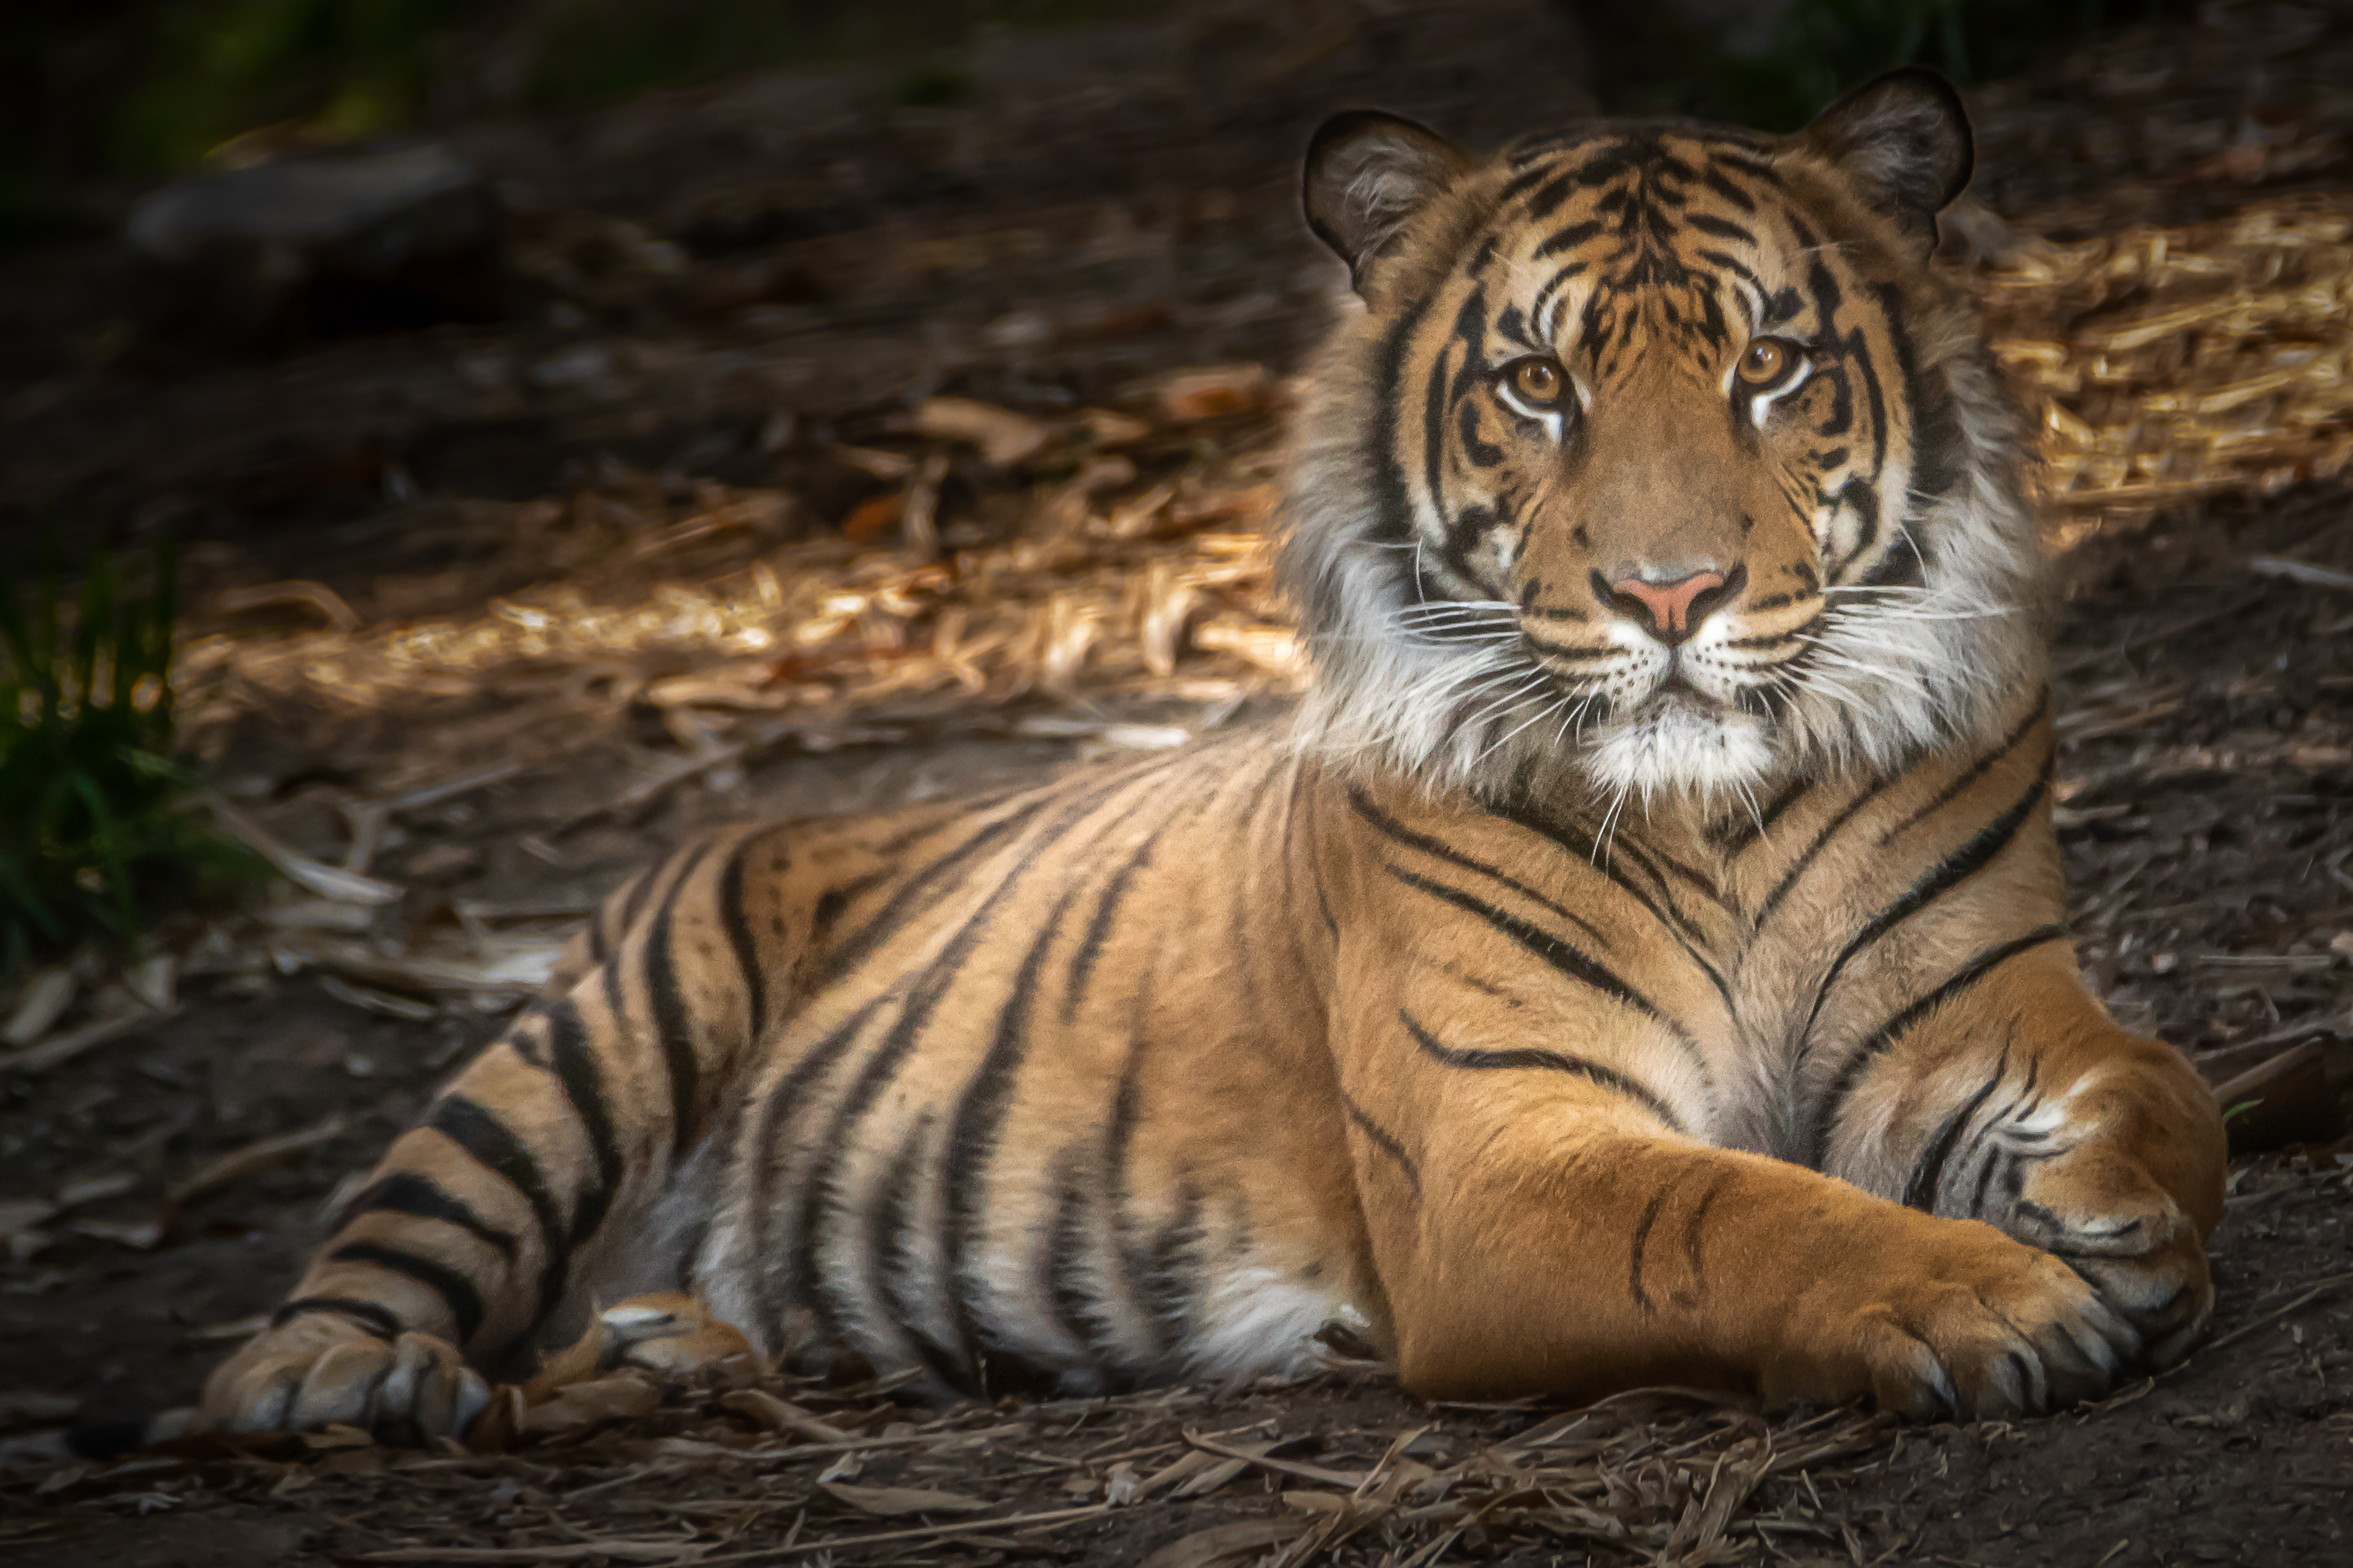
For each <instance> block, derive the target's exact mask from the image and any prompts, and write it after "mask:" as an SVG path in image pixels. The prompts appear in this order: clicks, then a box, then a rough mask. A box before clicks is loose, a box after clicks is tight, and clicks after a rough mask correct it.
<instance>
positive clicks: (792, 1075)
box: [753, 991, 893, 1322]
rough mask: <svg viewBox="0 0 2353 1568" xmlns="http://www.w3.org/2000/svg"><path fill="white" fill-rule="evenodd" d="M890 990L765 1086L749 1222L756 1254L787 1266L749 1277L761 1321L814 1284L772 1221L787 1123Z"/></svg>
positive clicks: (778, 1208)
mask: <svg viewBox="0 0 2353 1568" xmlns="http://www.w3.org/2000/svg"><path fill="white" fill-rule="evenodd" d="M892 999H893V993H891V992H887V991H886V992H883V993H881V994H877V995H874V996H870V997H868V998H867V999H866V1001H865V1002H864V1003H863V1004H861V1005H860V1006H859V1008H858V1009H857V1011H855V1012H853V1013H851V1014H850V1015H849V1017H847V1018H845V1019H843V1020H842V1021H841V1022H840V1023H839V1024H838V1025H836V1026H834V1029H833V1032H832V1033H830V1034H828V1035H827V1036H826V1037H824V1038H823V1039H821V1040H819V1041H818V1042H817V1044H815V1045H813V1046H811V1047H809V1048H808V1049H807V1051H806V1052H804V1053H803V1054H802V1056H801V1059H800V1060H798V1061H797V1062H795V1063H794V1064H793V1066H792V1070H791V1071H789V1072H787V1073H786V1074H785V1076H784V1078H783V1079H782V1080H781V1081H780V1082H778V1083H777V1085H776V1088H775V1089H771V1090H770V1091H769V1093H768V1098H767V1100H766V1102H765V1104H764V1105H762V1106H761V1108H760V1137H759V1142H758V1143H757V1144H756V1145H754V1146H755V1147H756V1148H757V1149H758V1150H759V1152H760V1160H761V1163H760V1167H759V1171H758V1173H757V1174H756V1175H755V1176H754V1191H755V1192H756V1193H757V1194H758V1201H757V1204H756V1205H755V1207H754V1211H753V1212H754V1221H753V1223H754V1225H755V1226H757V1227H758V1231H759V1236H760V1247H759V1256H761V1257H762V1258H786V1259H787V1261H788V1264H789V1265H790V1267H788V1268H763V1269H760V1270H759V1271H758V1272H757V1273H756V1275H755V1276H754V1289H755V1290H756V1291H757V1293H758V1296H759V1300H760V1306H761V1313H762V1316H763V1318H764V1319H765V1321H769V1322H781V1321H784V1318H785V1315H786V1310H787V1308H788V1307H789V1306H790V1305H791V1304H792V1303H795V1302H797V1301H798V1300H801V1299H802V1298H803V1297H805V1296H806V1295H807V1293H808V1291H809V1289H810V1288H811V1286H812V1284H813V1280H812V1278H811V1276H809V1275H807V1274H804V1273H802V1272H801V1271H800V1268H799V1264H800V1261H801V1259H800V1255H799V1254H798V1253H797V1252H793V1251H788V1250H787V1249H786V1247H784V1246H783V1245H782V1244H781V1243H780V1242H779V1240H778V1239H777V1237H776V1220H777V1218H778V1217H779V1216H780V1215H782V1214H783V1213H784V1205H783V1204H782V1203H781V1202H780V1201H779V1199H778V1197H777V1194H776V1187H777V1184H778V1183H779V1181H780V1180H781V1178H782V1177H783V1175H784V1173H785V1170H786V1165H787V1163H788V1158H789V1152H790V1149H791V1145H790V1144H789V1143H788V1142H787V1140H786V1136H785V1131H786V1123H787V1122H788V1121H791V1120H793V1119H794V1118H796V1117H797V1116H798V1115H799V1113H800V1112H801V1111H802V1110H805V1109H807V1101H808V1100H809V1099H810V1093H809V1091H810V1090H811V1089H814V1088H815V1087H816V1085H817V1083H818V1080H819V1079H822V1078H824V1077H825V1076H826V1075H827V1074H828V1073H830V1072H831V1071H832V1070H833V1069H834V1068H835V1067H837V1066H839V1064H840V1062H841V1060H842V1058H844V1057H846V1056H848V1055H849V1049H850V1047H852V1046H854V1045H856V1044H857V1043H858V1039H859V1037H860V1035H862V1034H864V1033H865V1031H866V1026H867V1024H868V1023H869V1022H870V1021H871V1019H872V1018H873V1016H874V1015H875V1013H876V1012H878V1011H879V1010H880V1009H881V1006H882V1005H883V1004H884V1003H885V1002H888V1001H891V1000H892Z"/></svg>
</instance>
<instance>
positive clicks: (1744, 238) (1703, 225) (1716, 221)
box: [1685, 213, 1757, 245]
mask: <svg viewBox="0 0 2353 1568" xmlns="http://www.w3.org/2000/svg"><path fill="white" fill-rule="evenodd" d="M1685 221H1687V222H1688V223H1690V225H1691V226H1692V227H1694V228H1695V229H1697V230H1699V231H1700V233H1702V234H1712V235H1714V236H1715V237H1716V238H1718V239H1731V240H1737V241H1738V242H1739V243H1741V244H1742V245H1754V244H1756V243H1757V236H1756V235H1755V234H1753V233H1751V232H1750V231H1749V230H1748V229H1747V228H1746V227H1744V226H1741V225H1739V224H1736V223H1735V222H1733V221H1732V220H1731V219H1730V218H1724V217H1710V216H1708V215H1707V214H1705V213H1694V214H1692V215H1691V216H1690V217H1689V218H1688V219H1687V220H1685Z"/></svg>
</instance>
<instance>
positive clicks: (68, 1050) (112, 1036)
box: [0, 1006, 180, 1073]
mask: <svg viewBox="0 0 2353 1568" xmlns="http://www.w3.org/2000/svg"><path fill="white" fill-rule="evenodd" d="M179 1012H180V1010H179V1008H178V1007H176V1006H173V1007H166V1008H164V1009H163V1010H162V1011H161V1012H150V1011H142V1012H137V1013H127V1014H124V1015H122V1016H120V1017H114V1018H101V1019H100V1020H98V1021H97V1022H95V1023H90V1024H85V1025H83V1026H81V1027H80V1028H79V1029H68V1030H67V1031H66V1032H65V1033H64V1034H62V1035H51V1036H50V1037H48V1038H47V1039H46V1040H43V1041H42V1042H41V1043H40V1044H39V1045H37V1046H28V1047H26V1048H25V1049H23V1050H21V1051H10V1052H6V1053H5V1054H0V1072H21V1073H40V1072H47V1071H49V1070H50V1069H51V1068H58V1067H62V1066H64V1065H65V1064H66V1063H67V1062H69V1061H71V1060H73V1059H74V1058H76V1057H78V1056H80V1055H81V1054H82V1053H83V1052H84V1051H87V1050H90V1049H91V1048H93V1047H98V1046H103V1045H107V1044H109V1043H111V1042H112V1041H115V1040H120V1039H122V1038H123V1037H126V1036H130V1035H135V1034H137V1033H139V1032H140V1031H141V1030H142V1029H145V1028H149V1027H151V1026H153V1025H156V1024H160V1023H162V1022H163V1021H164V1019H166V1018H174V1017H177V1016H179Z"/></svg>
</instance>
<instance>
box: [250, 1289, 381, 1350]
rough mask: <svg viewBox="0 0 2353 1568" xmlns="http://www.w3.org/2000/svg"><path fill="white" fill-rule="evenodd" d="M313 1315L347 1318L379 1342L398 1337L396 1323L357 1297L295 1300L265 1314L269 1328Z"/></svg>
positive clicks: (310, 1297) (317, 1297) (281, 1326)
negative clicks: (317, 1313)
mask: <svg viewBox="0 0 2353 1568" xmlns="http://www.w3.org/2000/svg"><path fill="white" fill-rule="evenodd" d="M313 1312H330V1313H332V1314H333V1315H334V1316H336V1317H339V1318H349V1319H350V1320H351V1321H353V1322H354V1323H357V1324H358V1325H359V1326H360V1327H361V1328H364V1329H365V1330H366V1331H368V1332H369V1333H370V1334H372V1335H374V1336H375V1338H377V1339H380V1340H396V1339H398V1338H399V1337H400V1333H401V1329H400V1320H399V1319H398V1318H396V1317H394V1316H393V1315H392V1314H391V1313H390V1312H388V1311H386V1310H385V1309H384V1308H383V1307H381V1306H379V1305H377V1304H376V1303H375V1302H374V1301H364V1300H360V1298H358V1297H357V1296H297V1297H296V1298H295V1299H294V1300H291V1301H289V1302H287V1303H286V1304H285V1305H284V1306H282V1307H280V1308H279V1309H278V1310H276V1311H274V1312H272V1313H270V1314H269V1326H270V1327H271V1328H273V1329H276V1328H283V1327H284V1326H285V1325H286V1324H288V1323H290V1322H292V1321H294V1320H295V1319H297V1318H306V1317H309V1316H310V1315H311V1313H313Z"/></svg>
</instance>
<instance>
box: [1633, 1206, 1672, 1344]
mask: <svg viewBox="0 0 2353 1568" xmlns="http://www.w3.org/2000/svg"><path fill="white" fill-rule="evenodd" d="M1666 1204H1667V1189H1666V1188H1664V1187H1661V1188H1660V1189H1659V1190H1658V1191H1657V1192H1655V1193H1652V1194H1651V1201H1650V1203H1649V1205H1647V1206H1645V1207H1644V1208H1643V1210H1642V1217H1641V1219H1640V1220H1637V1221H1636V1222H1635V1224H1634V1247H1633V1260H1632V1266H1631V1268H1630V1269H1629V1271H1628V1273H1627V1277H1626V1288H1627V1289H1628V1290H1629V1291H1630V1292H1631V1293H1632V1294H1633V1297H1634V1305H1636V1306H1637V1307H1640V1308H1641V1309H1642V1315H1643V1316H1644V1317H1649V1316H1651V1314H1652V1313H1653V1312H1655V1311H1656V1310H1657V1309H1656V1308H1654V1307H1652V1306H1651V1293H1650V1291H1648V1290H1646V1289H1643V1288H1642V1253H1643V1251H1644V1249H1645V1248H1646V1247H1649V1246H1650V1242H1651V1226H1655V1225H1657V1224H1658V1223H1659V1211H1660V1210H1661V1209H1662V1208H1664V1207H1665V1206H1666Z"/></svg>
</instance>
